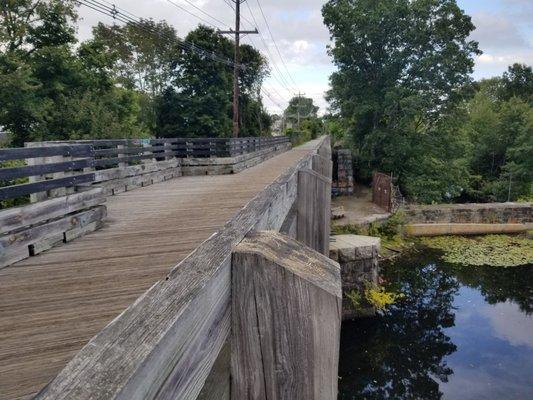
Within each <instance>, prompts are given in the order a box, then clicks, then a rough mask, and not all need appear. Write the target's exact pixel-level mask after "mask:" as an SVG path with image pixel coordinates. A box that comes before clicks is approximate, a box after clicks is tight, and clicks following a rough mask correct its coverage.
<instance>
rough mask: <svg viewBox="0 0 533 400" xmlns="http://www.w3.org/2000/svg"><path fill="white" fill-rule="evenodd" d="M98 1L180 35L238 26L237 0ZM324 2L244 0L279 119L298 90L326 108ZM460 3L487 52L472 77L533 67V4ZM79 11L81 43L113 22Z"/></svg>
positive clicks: (500, 0) (518, 0)
mask: <svg viewBox="0 0 533 400" xmlns="http://www.w3.org/2000/svg"><path fill="white" fill-rule="evenodd" d="M99 1H100V2H102V3H106V2H107V3H109V4H115V5H116V6H117V7H120V8H122V9H124V10H126V11H128V12H129V13H131V14H133V15H135V16H138V17H142V18H152V19H154V20H162V19H164V20H166V21H167V22H168V23H170V24H171V25H173V26H174V27H175V28H176V30H177V32H178V35H180V36H182V37H183V36H185V35H186V34H187V32H189V31H190V30H191V29H194V28H195V27H196V26H197V25H198V24H199V23H203V24H207V23H210V24H212V25H213V26H215V27H218V28H221V29H229V28H230V27H232V26H234V18H235V13H234V11H233V9H232V8H231V7H230V4H233V2H232V0H99ZM324 3H325V0H246V2H244V3H243V4H242V6H241V8H242V16H243V17H242V19H243V24H244V27H243V28H242V29H253V28H257V29H258V30H259V32H260V35H249V36H247V37H245V38H244V39H243V41H244V43H248V44H252V45H254V47H256V48H258V49H259V50H260V51H261V52H262V53H263V54H264V55H265V56H266V57H267V58H268V59H269V61H270V65H271V70H272V73H271V76H270V77H269V78H268V79H267V81H266V82H265V85H264V87H263V92H264V100H265V105H266V106H267V108H268V109H269V111H270V112H273V113H280V112H281V110H282V109H284V108H285V107H286V105H287V103H288V101H289V99H290V98H291V97H292V96H294V95H296V94H297V93H298V92H300V93H302V95H305V96H306V97H311V98H313V99H314V101H315V104H317V105H318V106H320V112H321V113H324V112H326V110H327V102H326V101H325V99H324V92H325V91H326V90H327V89H328V82H329V76H330V74H331V73H332V72H333V71H334V70H335V67H334V65H333V64H332V61H331V58H330V57H329V56H328V54H327V45H328V44H329V42H330V40H329V33H328V30H327V29H326V27H325V26H324V25H323V23H322V16H321V8H322V5H323V4H324ZM457 3H458V4H459V6H460V7H461V8H462V9H463V10H464V11H465V12H466V13H467V14H469V15H470V16H471V17H472V20H473V22H474V25H475V26H476V30H475V31H474V32H473V33H472V39H474V40H477V41H478V42H479V45H480V48H481V50H482V51H483V54H482V55H481V56H479V57H476V66H475V70H474V78H475V79H480V78H487V77H491V76H496V75H501V74H502V73H503V72H504V71H505V70H506V69H507V66H509V65H510V64H512V63H515V62H521V63H526V64H529V65H532V64H533V0H457ZM193 5H194V6H195V7H196V8H194V7H193ZM180 7H181V8H180ZM184 9H185V10H188V11H189V12H190V13H192V14H195V15H196V16H195V15H191V14H190V13H187V12H186V11H184ZM200 10H201V11H200ZM202 11H203V12H202ZM79 13H80V17H81V21H80V26H79V31H78V34H79V37H80V39H81V40H84V39H87V38H89V37H90V36H91V26H93V25H95V24H96V23H97V22H99V21H101V22H104V23H112V22H113V20H112V18H110V17H108V16H105V15H102V14H100V13H98V12H96V11H94V10H91V9H89V8H87V7H85V6H82V7H81V8H80V11H79ZM263 14H264V16H265V18H263ZM198 17H200V18H198ZM254 18H255V19H254ZM202 19H203V20H202Z"/></svg>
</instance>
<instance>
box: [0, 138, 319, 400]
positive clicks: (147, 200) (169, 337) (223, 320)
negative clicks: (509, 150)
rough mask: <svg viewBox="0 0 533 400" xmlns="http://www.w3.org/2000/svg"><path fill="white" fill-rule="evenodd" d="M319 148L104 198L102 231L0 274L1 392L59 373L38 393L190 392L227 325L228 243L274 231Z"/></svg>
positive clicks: (23, 389)
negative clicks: (300, 175) (258, 232)
mask: <svg viewBox="0 0 533 400" xmlns="http://www.w3.org/2000/svg"><path fill="white" fill-rule="evenodd" d="M317 145H318V142H317V141H315V142H312V143H309V144H307V145H305V146H303V147H300V148H297V149H293V150H292V151H290V152H286V153H284V154H281V155H279V156H277V157H274V158H272V159H270V160H268V161H266V162H264V163H262V164H260V165H258V166H256V167H253V168H250V169H248V170H245V171H243V172H242V173H240V174H237V175H225V176H201V177H182V178H179V179H173V180H171V181H167V182H163V183H159V184H155V185H152V186H149V187H146V188H141V189H138V190H135V191H132V192H127V193H124V194H122V195H119V196H114V197H111V198H109V199H108V201H107V207H108V215H109V217H108V222H107V224H106V226H104V228H102V229H101V230H100V231H98V232H96V233H92V234H89V235H87V236H85V237H83V238H80V239H77V240H74V241H73V242H71V243H69V244H67V245H64V246H61V247H58V248H55V249H52V250H50V251H49V252H46V253H44V254H41V255H39V256H36V257H33V258H31V259H29V260H26V261H23V262H20V263H17V264H16V265H15V266H13V267H8V268H5V269H4V270H2V271H0V398H2V399H4V398H5V399H19V398H28V397H30V396H32V395H34V394H35V393H36V392H37V391H39V390H40V389H41V388H43V386H45V385H46V383H47V382H49V381H50V380H51V379H53V378H54V376H56V374H58V373H59V375H58V376H57V377H56V379H54V380H53V382H51V383H50V385H49V386H48V387H47V388H46V389H44V390H43V391H42V393H41V394H40V396H39V398H43V399H54V400H56V399H94V398H98V399H110V398H128V399H134V398H150V397H152V398H166V397H165V396H166V394H165V392H164V391H161V392H160V393H159V389H160V388H162V387H167V388H171V387H174V388H176V387H179V388H180V390H183V391H182V392H179V391H178V392H176V393H178V394H177V395H175V396H174V398H180V399H188V398H191V399H192V398H195V396H196V395H197V394H198V392H199V391H200V389H201V388H202V386H203V383H204V381H205V378H206V377H207V375H208V374H209V371H210V369H211V366H212V364H213V362H214V359H215V358H216V356H217V355H218V352H219V350H220V347H221V346H222V344H223V343H224V341H225V339H226V337H227V334H228V332H229V319H228V317H226V316H225V315H229V314H227V313H226V311H225V310H228V311H229V280H230V275H229V272H230V268H229V267H230V254H231V248H232V246H234V245H235V244H237V243H238V242H239V241H240V240H241V239H242V237H244V235H245V234H246V233H248V231H249V230H251V229H266V228H270V229H274V228H276V227H279V226H281V224H282V222H283V220H284V217H283V216H282V214H283V213H284V212H288V211H284V210H285V209H286V210H289V209H290V207H291V204H292V203H293V202H294V199H295V196H296V183H297V179H296V171H297V169H298V168H303V167H305V166H309V165H310V160H309V158H310V157H309V156H310V154H311V153H312V152H313V151H314V149H315V148H316V147H317ZM304 159H305V160H304ZM285 171H288V172H286V173H285V175H284V176H282V177H279V175H280V174H282V173H283V172H285ZM287 174H288V175H287ZM277 177H279V178H278V179H276V178H277ZM274 181H275V182H274ZM267 186H268V188H266V189H265V187H267ZM258 193H261V195H258ZM247 203H249V204H248V205H247V207H246V208H244V209H243V207H244V206H245V205H246V204H247ZM236 213H237V214H236ZM258 215H261V216H260V217H258ZM232 216H234V217H233V219H232ZM229 220H231V221H230V222H228V223H227V224H226V222H227V221H229ZM224 224H226V225H225V226H224ZM223 227H224V228H223ZM221 228H223V229H221ZM215 232H216V233H215ZM202 242H204V243H203V244H201V243H202ZM200 244H201V245H200ZM199 245H200V246H199ZM195 249H196V250H195ZM193 250H194V252H192V253H191V251H193ZM187 255H189V256H188V257H187ZM186 257H187V258H186ZM182 260H183V261H182ZM180 261H181V263H180ZM178 263H179V264H178ZM176 264H178V265H177V266H176ZM174 266H176V267H174ZM173 267H174V268H173ZM166 278H168V279H166ZM148 289H149V290H148ZM147 290H148V291H147ZM143 293H144V294H143ZM141 295H142V296H141ZM139 296H141V297H139ZM132 303H133V304H132ZM128 306H130V307H129V308H128ZM224 306H225V307H226V308H225V307H224ZM198 315H202V317H201V318H198ZM193 316H194V317H196V318H193ZM106 325H107V326H106ZM104 327H105V329H103V328H104ZM217 327H218V328H217ZM215 328H216V329H215ZM102 329H103V330H102ZM211 329H214V330H211ZM98 332H100V333H99V334H98V335H97V336H95V337H94V338H93V339H92V340H91V341H90V342H89V340H90V339H91V337H93V336H94V335H95V334H97V333H98ZM224 336H226V337H224ZM205 338H208V341H209V342H208V343H207V344H206V343H205V342H203V341H204V340H205ZM88 342H89V343H88ZM84 346H85V347H84ZM208 346H211V348H210V349H209V347H208ZM82 347H83V349H82ZM80 349H82V350H81V351H80ZM207 349H209V350H207ZM74 355H76V357H74V358H73V356H74ZM69 360H70V363H69ZM67 363H68V365H67V366H66V364H67ZM65 366H66V368H64V367H65ZM154 368H159V371H156V370H154ZM192 368H195V371H196V373H193V372H190V373H189V372H187V374H188V375H187V376H190V377H191V378H192V379H193V381H192V382H191V381H189V380H188V379H187V376H186V375H184V371H191V369H192ZM163 371H167V372H166V373H168V376H165V373H164V372H163ZM154 374H155V376H154ZM180 374H181V378H180ZM180 379H181V380H180ZM176 385H177V386H176ZM95 390H98V391H99V392H98V395H95V392H94V391H95ZM173 390H174V389H173ZM129 393H133V395H132V396H131V397H128V396H129ZM145 395H146V397H145ZM158 396H159V397H158ZM180 396H181V397H180Z"/></svg>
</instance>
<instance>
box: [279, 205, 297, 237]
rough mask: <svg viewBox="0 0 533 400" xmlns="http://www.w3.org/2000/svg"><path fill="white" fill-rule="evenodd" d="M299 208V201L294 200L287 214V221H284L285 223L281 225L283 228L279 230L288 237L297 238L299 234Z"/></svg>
mask: <svg viewBox="0 0 533 400" xmlns="http://www.w3.org/2000/svg"><path fill="white" fill-rule="evenodd" d="M297 230H298V210H297V203H296V202H294V204H293V205H292V207H291V209H290V211H289V213H288V214H287V217H286V218H285V221H284V222H283V225H281V229H280V230H279V231H280V232H281V233H284V234H285V235H287V236H288V237H290V238H292V239H296V235H297V234H298V231H297Z"/></svg>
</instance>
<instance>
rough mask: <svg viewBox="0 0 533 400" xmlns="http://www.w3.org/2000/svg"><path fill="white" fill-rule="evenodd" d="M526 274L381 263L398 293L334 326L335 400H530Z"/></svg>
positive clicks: (532, 319) (427, 262)
mask: <svg viewBox="0 0 533 400" xmlns="http://www.w3.org/2000/svg"><path fill="white" fill-rule="evenodd" d="M532 271H533V267H522V268H513V269H505V270H504V269H495V268H492V269H491V268H477V267H476V268H458V267H450V266H446V265H440V264H439V263H435V262H432V260H431V259H428V258H426V259H418V260H413V259H410V260H402V261H399V262H397V263H395V264H394V265H390V266H388V267H386V269H385V271H384V275H385V278H386V279H387V281H388V282H389V284H390V286H392V287H393V288H395V289H397V290H400V291H402V292H403V293H405V294H406V297H405V299H404V300H402V301H401V302H399V303H398V304H396V305H394V306H393V307H391V308H390V309H389V310H388V311H387V312H386V313H385V314H384V315H382V316H380V317H377V318H373V319H365V320H359V321H357V322H350V323H345V324H344V325H343V330H342V342H341V364H340V371H339V375H340V377H341V379H340V387H339V388H340V393H339V398H340V399H369V400H370V399H376V400H377V399H461V400H466V399H532V398H533V376H532V375H533V374H532V373H531V371H532V370H533V347H532V341H533V339H532V337H533V334H532V332H533V326H532V324H533V316H531V311H532V305H533V298H532V287H533V285H532V283H533V279H532V278H533V276H532Z"/></svg>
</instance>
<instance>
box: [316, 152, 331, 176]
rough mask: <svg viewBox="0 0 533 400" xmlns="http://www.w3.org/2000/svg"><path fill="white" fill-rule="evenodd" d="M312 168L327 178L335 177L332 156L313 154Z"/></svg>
mask: <svg viewBox="0 0 533 400" xmlns="http://www.w3.org/2000/svg"><path fill="white" fill-rule="evenodd" d="M312 170H313V171H315V172H318V173H319V174H320V175H322V176H325V177H326V178H329V179H333V175H332V174H333V162H332V161H331V159H330V158H326V157H324V156H321V155H320V154H315V155H314V156H313V166H312Z"/></svg>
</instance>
